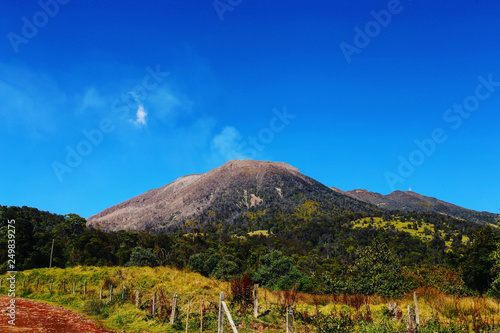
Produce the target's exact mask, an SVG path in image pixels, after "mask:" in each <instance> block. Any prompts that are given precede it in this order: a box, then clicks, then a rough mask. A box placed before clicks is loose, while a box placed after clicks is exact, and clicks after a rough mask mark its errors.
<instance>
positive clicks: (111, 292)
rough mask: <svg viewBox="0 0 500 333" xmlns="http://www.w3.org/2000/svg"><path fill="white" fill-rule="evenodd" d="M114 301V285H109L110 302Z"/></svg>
mask: <svg viewBox="0 0 500 333" xmlns="http://www.w3.org/2000/svg"><path fill="white" fill-rule="evenodd" d="M112 300H113V285H112V284H110V285H109V301H110V302H111V301H112Z"/></svg>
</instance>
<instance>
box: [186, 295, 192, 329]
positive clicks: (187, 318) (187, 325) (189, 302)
mask: <svg viewBox="0 0 500 333" xmlns="http://www.w3.org/2000/svg"><path fill="white" fill-rule="evenodd" d="M190 305H191V300H189V299H188V309H187V314H186V333H188V330H189V306H190Z"/></svg>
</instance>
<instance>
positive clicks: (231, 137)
mask: <svg viewBox="0 0 500 333" xmlns="http://www.w3.org/2000/svg"><path fill="white" fill-rule="evenodd" d="M241 144H242V139H241V134H240V132H239V131H238V130H237V129H236V128H234V127H233V126H226V127H224V128H223V129H222V131H221V132H220V133H219V134H217V135H215V136H214V137H213V139H212V142H211V145H210V148H211V150H212V153H213V154H216V155H218V156H219V157H221V158H223V159H224V160H225V161H227V160H233V159H236V158H238V159H241V158H245V156H244V155H243V154H241V153H240V152H239V147H240V145H241Z"/></svg>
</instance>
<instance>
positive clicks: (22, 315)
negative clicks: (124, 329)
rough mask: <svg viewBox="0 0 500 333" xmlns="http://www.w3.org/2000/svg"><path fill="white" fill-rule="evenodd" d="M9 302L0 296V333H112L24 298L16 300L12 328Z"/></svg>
mask: <svg viewBox="0 0 500 333" xmlns="http://www.w3.org/2000/svg"><path fill="white" fill-rule="evenodd" d="M9 301H10V297H7V296H3V295H0V332H30V333H31V332H33V333H38V332H40V333H48V332H57V333H113V332H112V331H109V330H106V329H104V328H102V327H99V326H97V325H95V324H94V323H93V322H91V321H90V320H88V319H86V318H85V317H84V316H82V315H79V314H77V313H74V312H71V311H69V310H66V309H64V308H63V307H60V306H53V305H48V304H45V303H41V302H36V301H30V300H27V299H24V298H16V321H15V326H13V325H10V324H9V323H8V321H9V320H10V318H9V317H8V316H7V314H8V312H7V306H8V305H9Z"/></svg>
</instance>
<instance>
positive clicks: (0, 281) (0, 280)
mask: <svg viewBox="0 0 500 333" xmlns="http://www.w3.org/2000/svg"><path fill="white" fill-rule="evenodd" d="M2 285H3V278H1V279H0V287H1V286H2Z"/></svg>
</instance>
